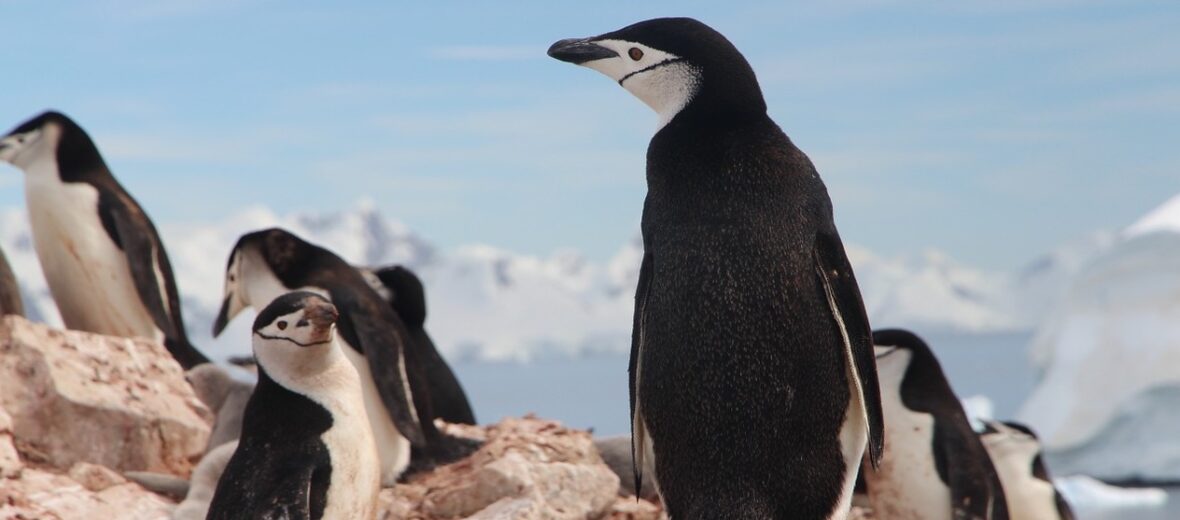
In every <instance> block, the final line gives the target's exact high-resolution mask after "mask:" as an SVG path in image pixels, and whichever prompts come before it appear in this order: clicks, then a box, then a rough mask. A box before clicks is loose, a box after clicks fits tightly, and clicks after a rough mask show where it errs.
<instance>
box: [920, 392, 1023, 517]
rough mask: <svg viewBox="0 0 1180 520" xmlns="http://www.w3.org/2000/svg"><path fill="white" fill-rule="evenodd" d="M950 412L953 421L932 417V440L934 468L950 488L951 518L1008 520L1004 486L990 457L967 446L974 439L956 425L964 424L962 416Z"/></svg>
mask: <svg viewBox="0 0 1180 520" xmlns="http://www.w3.org/2000/svg"><path fill="white" fill-rule="evenodd" d="M953 415H955V416H956V420H954V421H948V420H945V419H941V418H940V417H942V416H941V415H935V416H934V439H933V444H934V467H935V469H936V470H937V471H938V474H939V477H941V478H942V479H943V481H944V482H946V483H947V487H948V488H950V492H951V511H952V514H953V518H955V519H959V518H963V519H972V520H974V519H985V520H1008V503H1007V501H1006V500H1005V499H1004V487H1003V485H1002V484H1000V480H999V476H998V475H997V474H996V471H995V469H994V468H993V466H992V464H991V459H990V458H988V457H987V456H986V455H985V454H979V453H976V452H975V450H970V449H968V448H969V447H970V446H971V445H972V444H974V443H975V441H976V440H977V438H976V435H975V432H974V431H972V430H970V429H968V430H966V431H964V430H963V428H962V427H956V424H957V425H960V426H961V425H964V424H967V417H966V415H963V414H962V412H959V413H957V414H953ZM956 455H958V456H962V457H965V459H963V458H959V457H958V456H956ZM981 455H982V456H981ZM956 459H957V460H956Z"/></svg>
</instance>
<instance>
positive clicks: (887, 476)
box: [865, 329, 1008, 520]
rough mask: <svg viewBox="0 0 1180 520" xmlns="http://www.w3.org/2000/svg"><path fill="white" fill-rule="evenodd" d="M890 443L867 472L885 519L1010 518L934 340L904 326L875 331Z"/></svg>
mask: <svg viewBox="0 0 1180 520" xmlns="http://www.w3.org/2000/svg"><path fill="white" fill-rule="evenodd" d="M873 343H874V344H875V345H876V350H877V375H878V377H880V381H881V404H882V406H883V407H884V411H885V435H886V436H888V437H889V445H888V446H887V447H886V448H885V453H884V454H883V456H882V457H881V465H880V467H878V468H877V469H876V470H872V469H866V470H865V483H866V484H867V486H868V491H869V502H870V503H871V504H872V506H873V514H874V515H876V517H877V518H881V519H883V520H890V519H897V520H945V519H948V518H954V519H972V520H974V519H984V520H992V519H996V520H1000V519H1007V518H1008V508H1007V502H1006V501H1005V498H1004V489H1003V486H1001V484H1000V479H999V476H998V475H997V474H996V470H995V468H994V467H993V466H992V461H991V459H990V458H989V457H988V456H987V451H986V450H985V449H984V447H983V444H982V443H981V442H980V441H979V437H978V436H977V435H976V434H975V431H974V430H972V429H971V424H970V423H969V422H968V421H967V414H966V413H964V412H963V406H962V405H961V404H960V403H959V398H958V397H956V396H955V392H954V391H953V390H951V386H950V384H949V383H947V380H946V376H944V375H943V373H942V367H941V365H939V363H938V359H936V358H935V357H934V353H933V352H931V351H930V347H928V346H927V345H926V342H924V341H922V339H921V338H919V337H918V336H916V335H914V334H913V333H911V332H909V331H905V330H900V329H887V330H878V331H875V332H874V333H873Z"/></svg>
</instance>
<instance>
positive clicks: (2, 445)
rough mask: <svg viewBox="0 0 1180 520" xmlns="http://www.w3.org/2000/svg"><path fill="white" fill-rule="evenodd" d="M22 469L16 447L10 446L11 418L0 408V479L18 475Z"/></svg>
mask: <svg viewBox="0 0 1180 520" xmlns="http://www.w3.org/2000/svg"><path fill="white" fill-rule="evenodd" d="M23 467H24V464H23V463H21V461H20V456H19V455H17V453H16V446H14V445H13V444H12V417H9V416H8V413H7V412H5V411H4V408H0V479H4V478H11V477H16V476H18V475H20V470H21V468H23Z"/></svg>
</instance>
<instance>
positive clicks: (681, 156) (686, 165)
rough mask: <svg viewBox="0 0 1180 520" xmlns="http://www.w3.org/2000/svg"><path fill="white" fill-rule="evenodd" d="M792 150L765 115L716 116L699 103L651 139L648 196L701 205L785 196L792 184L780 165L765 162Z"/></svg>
mask: <svg viewBox="0 0 1180 520" xmlns="http://www.w3.org/2000/svg"><path fill="white" fill-rule="evenodd" d="M790 148H793V145H792V144H791V143H790V140H789V139H787V137H786V135H785V134H783V133H782V130H780V129H779V128H778V126H777V125H775V124H774V122H773V121H771V120H770V117H768V116H767V115H766V113H765V112H761V113H758V112H753V113H729V112H717V111H714V110H712V109H702V108H698V106H696V105H695V102H694V104H692V105H690V106H689V107H686V108H685V109H684V110H683V111H682V112H681V113H680V114H678V115H677V116H676V117H675V118H674V119H673V120H672V121H671V122H669V123H668V125H666V126H664V127H663V128H661V129H660V130H659V131H658V132H656V134H655V135H654V136H653V137H652V139H651V143H650V145H649V146H648V153H647V166H648V167H647V185H648V191H649V193H652V194H656V196H657V197H662V196H671V197H676V196H677V194H680V195H682V196H684V197H689V198H692V199H697V200H700V199H701V198H702V197H705V198H709V199H713V198H717V197H726V196H732V197H739V198H746V197H763V196H766V195H773V194H776V193H782V192H784V190H785V189H786V183H787V182H789V180H788V179H786V178H785V177H786V176H785V175H783V173H784V171H783V170H782V169H781V168H778V167H776V166H774V165H776V164H778V163H780V161H774V160H763V158H765V157H767V154H777V153H780V151H781V150H783V149H790ZM767 168H770V169H767Z"/></svg>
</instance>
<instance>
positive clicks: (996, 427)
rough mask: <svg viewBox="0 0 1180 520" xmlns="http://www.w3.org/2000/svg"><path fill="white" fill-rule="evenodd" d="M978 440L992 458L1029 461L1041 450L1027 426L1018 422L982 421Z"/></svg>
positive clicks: (1035, 436) (1038, 442) (1035, 437)
mask: <svg viewBox="0 0 1180 520" xmlns="http://www.w3.org/2000/svg"><path fill="white" fill-rule="evenodd" d="M983 426H984V428H983V432H981V433H980V434H979V440H980V441H981V442H983V445H984V446H986V447H987V450H988V452H989V453H991V454H992V458H994V459H1005V458H1009V457H1011V458H1014V459H1016V460H1019V461H1022V462H1021V464H1022V465H1023V464H1024V462H1023V461H1028V462H1029V463H1031V462H1032V460H1033V459H1034V458H1035V457H1036V456H1037V455H1038V454H1039V453H1040V452H1041V442H1040V441H1039V440H1038V439H1037V435H1036V434H1035V433H1033V431H1032V430H1031V429H1029V428H1028V427H1027V426H1025V425H1023V424H1019V423H1012V422H1000V421H986V420H985V421H983Z"/></svg>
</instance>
